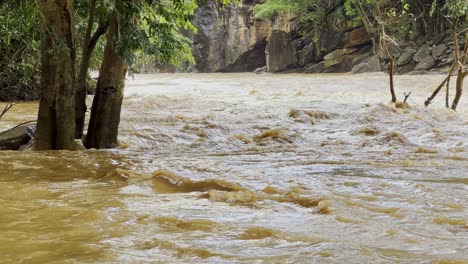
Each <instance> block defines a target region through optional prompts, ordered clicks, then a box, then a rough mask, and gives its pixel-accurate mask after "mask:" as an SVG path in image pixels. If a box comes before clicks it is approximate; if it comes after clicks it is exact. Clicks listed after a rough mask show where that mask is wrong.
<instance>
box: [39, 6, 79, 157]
mask: <svg viewBox="0 0 468 264" xmlns="http://www.w3.org/2000/svg"><path fill="white" fill-rule="evenodd" d="M38 2H39V7H40V11H41V13H42V15H43V16H42V18H43V20H42V21H43V25H42V26H43V31H44V38H43V40H42V47H41V56H42V59H41V60H42V66H41V92H42V96H41V101H40V104H39V113H38V120H37V133H36V146H37V148H38V149H73V147H74V139H75V99H74V96H75V91H74V77H75V73H74V64H75V42H74V41H75V36H74V27H75V25H74V18H73V1H72V0H63V1H55V0H40V1H38Z"/></svg>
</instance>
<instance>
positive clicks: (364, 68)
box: [351, 55, 381, 74]
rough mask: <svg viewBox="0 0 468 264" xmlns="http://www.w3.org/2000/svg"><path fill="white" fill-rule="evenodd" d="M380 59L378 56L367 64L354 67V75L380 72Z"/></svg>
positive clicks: (373, 57)
mask: <svg viewBox="0 0 468 264" xmlns="http://www.w3.org/2000/svg"><path fill="white" fill-rule="evenodd" d="M380 71H381V67H380V58H379V56H378V55H374V56H372V57H371V58H370V59H369V60H367V61H366V62H363V63H360V64H358V65H356V66H354V67H353V69H352V70H351V72H352V73H355V74H356V73H364V72H380Z"/></svg>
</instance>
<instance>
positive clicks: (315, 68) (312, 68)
mask: <svg viewBox="0 0 468 264" xmlns="http://www.w3.org/2000/svg"><path fill="white" fill-rule="evenodd" d="M323 70H325V62H323V61H322V62H320V63H316V64H309V65H307V67H306V68H305V70H304V73H320V72H323Z"/></svg>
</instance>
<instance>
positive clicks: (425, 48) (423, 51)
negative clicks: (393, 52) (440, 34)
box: [413, 44, 431, 62]
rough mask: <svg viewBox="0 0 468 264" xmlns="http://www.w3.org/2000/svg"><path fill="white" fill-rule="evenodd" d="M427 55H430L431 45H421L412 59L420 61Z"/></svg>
mask: <svg viewBox="0 0 468 264" xmlns="http://www.w3.org/2000/svg"><path fill="white" fill-rule="evenodd" d="M428 56H431V47H430V46H429V45H427V44H424V45H422V46H421V47H420V48H419V50H418V52H416V54H414V56H413V60H414V61H417V62H421V61H423V60H424V59H426V58H427V57H428Z"/></svg>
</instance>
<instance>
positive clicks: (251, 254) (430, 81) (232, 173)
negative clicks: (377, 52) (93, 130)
mask: <svg viewBox="0 0 468 264" xmlns="http://www.w3.org/2000/svg"><path fill="white" fill-rule="evenodd" d="M443 78H444V77H443V76H397V79H396V86H397V90H398V97H399V98H400V99H402V98H403V92H410V91H412V95H411V97H410V99H409V104H410V106H412V107H411V108H410V109H395V108H394V107H392V106H390V104H388V101H389V99H390V96H389V92H388V90H387V89H388V88H387V77H386V76H385V75H383V74H377V75H294V74H292V75H269V74H265V75H254V74H197V75H190V74H175V75H170V74H169V75H144V76H140V78H137V80H134V81H133V80H132V81H129V82H128V84H127V90H126V98H125V101H124V107H123V113H122V122H121V130H120V147H119V149H116V150H110V151H97V150H87V151H78V152H68V151H60V152H34V151H24V152H0V190H1V192H0V203H1V204H2V206H1V207H0V215H2V217H1V218H0V256H1V257H0V262H16V263H17V262H20V263H21V261H22V262H23V263H31V262H33V263H34V262H47V263H61V262H63V261H69V262H72V263H90V262H91V263H92V262H94V263H152V262H158V261H159V262H163V263H164V262H170V263H187V262H189V263H310V262H314V261H315V262H316V263H395V262H397V263H467V261H468V255H467V254H466V252H468V209H467V203H466V201H467V197H468V98H466V96H463V97H462V100H461V104H460V105H459V107H458V108H459V111H458V112H456V113H455V112H452V111H449V110H447V109H445V108H444V107H443V105H444V102H443V99H444V98H443V96H440V98H438V99H437V100H436V101H435V102H434V103H433V105H431V107H429V108H427V109H426V108H424V107H422V106H423V102H424V100H425V99H426V98H427V97H428V96H429V95H430V93H431V92H432V90H433V89H434V88H435V87H436V86H437V85H438V84H439V83H440V81H441V80H442V79H443ZM36 107H37V106H36V104H34V103H28V104H23V105H19V106H17V107H16V108H15V109H14V111H12V112H11V113H9V114H8V115H7V116H5V119H4V120H2V121H0V130H3V129H5V128H7V127H10V126H11V125H13V124H14V123H17V122H18V121H21V120H23V119H24V118H25V117H26V118H34V116H35V114H36V113H35V112H36ZM451 261H452V262H451Z"/></svg>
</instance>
